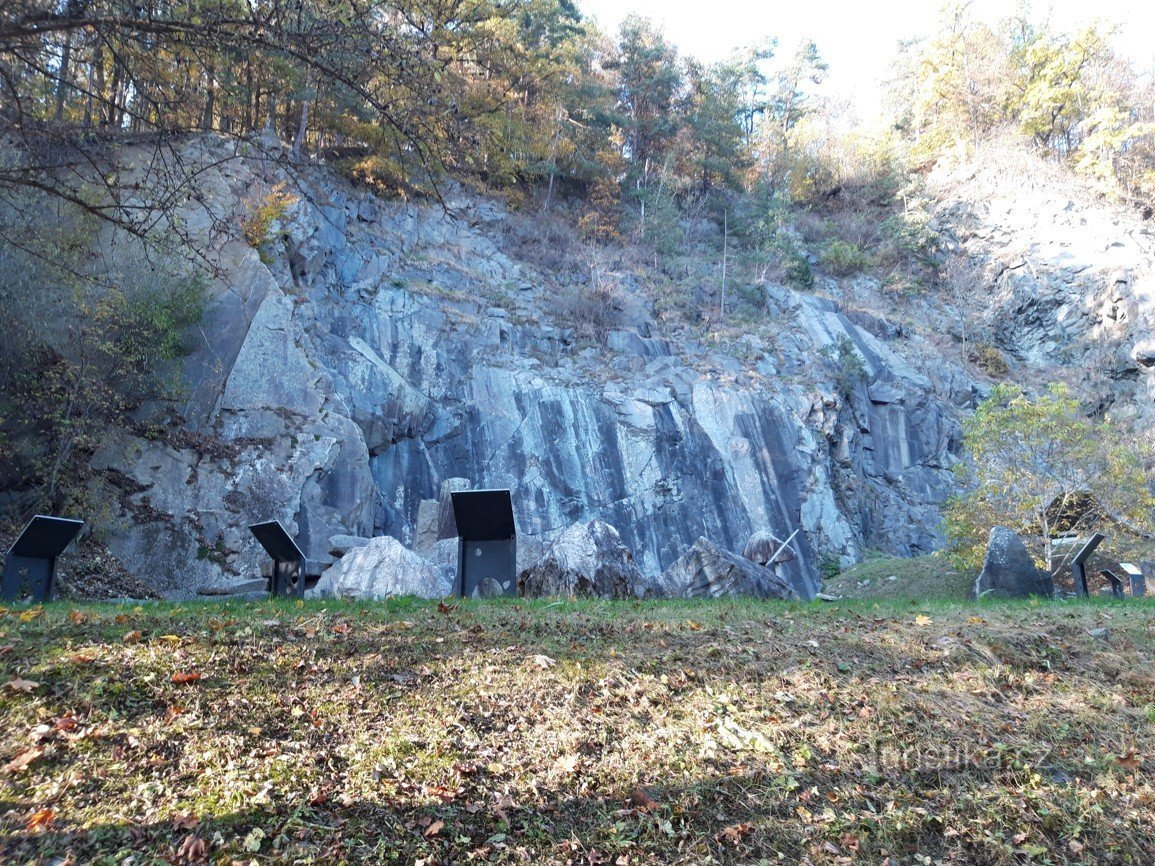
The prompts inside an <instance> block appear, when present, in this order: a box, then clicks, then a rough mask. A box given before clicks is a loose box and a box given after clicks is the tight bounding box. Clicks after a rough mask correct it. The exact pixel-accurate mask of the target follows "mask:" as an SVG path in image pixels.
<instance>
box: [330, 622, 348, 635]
mask: <svg viewBox="0 0 1155 866" xmlns="http://www.w3.org/2000/svg"><path fill="white" fill-rule="evenodd" d="M352 631H353V626H351V625H349V623H347V622H339V623H337V624H336V625H335V626H333V633H334V634H349V633H350V632H352Z"/></svg>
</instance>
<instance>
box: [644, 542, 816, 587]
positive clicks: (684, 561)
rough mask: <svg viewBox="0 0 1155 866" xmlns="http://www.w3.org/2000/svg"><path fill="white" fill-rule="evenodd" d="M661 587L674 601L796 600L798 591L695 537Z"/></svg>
mask: <svg viewBox="0 0 1155 866" xmlns="http://www.w3.org/2000/svg"><path fill="white" fill-rule="evenodd" d="M662 585H663V588H664V589H665V591H666V593H667V594H668V595H671V596H673V597H675V598H722V597H724V596H751V597H753V598H778V599H790V598H798V592H797V591H796V590H795V589H794V587H792V586H791V585H790V584H789V583H787V582H786V581H784V580H783V579H782V578H780V577H779V576H778V575H776V574H775V573H774V572H773V571H771V570H770V569H768V568H766V567H764V566H761V565H758V564H757V563H755V562H751V561H750V560H748V559H746V558H745V557H741V556H736V555H735V554H733V553H730V552H729V551H726V550H722V549H721V548H720V547H718V546H717V545H716V544H714V543H713V542H711V541H709V540H707V539H705V538H699V539H698V540H697V541H696V542H695V543H694V546H693V547H692V548H691V549H690V550H689V551H688V552H687V553H686V554H685V555H684V556H682V557H681V558H680V559H678V560H677V561H676V562H675V563H674V564H673V565H671V566H670V567H669V568H668V569H666V573H665V574H663V575H662Z"/></svg>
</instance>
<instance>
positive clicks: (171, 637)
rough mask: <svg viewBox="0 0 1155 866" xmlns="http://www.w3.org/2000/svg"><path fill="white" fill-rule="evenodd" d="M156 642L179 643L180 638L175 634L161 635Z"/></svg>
mask: <svg viewBox="0 0 1155 866" xmlns="http://www.w3.org/2000/svg"><path fill="white" fill-rule="evenodd" d="M157 640H163V641H167V642H168V643H180V637H179V636H178V635H175V634H162V635H161V636H160V637H159V638H157Z"/></svg>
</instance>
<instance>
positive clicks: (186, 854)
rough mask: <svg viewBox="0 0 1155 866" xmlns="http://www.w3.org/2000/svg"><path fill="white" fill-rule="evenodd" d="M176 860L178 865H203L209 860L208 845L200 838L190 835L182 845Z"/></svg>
mask: <svg viewBox="0 0 1155 866" xmlns="http://www.w3.org/2000/svg"><path fill="white" fill-rule="evenodd" d="M176 859H177V862H178V863H203V862H204V861H205V860H207V859H208V844H207V843H206V842H205V840H204V839H202V838H200V837H199V836H195V835H193V834H192V833H189V834H188V835H187V836H185V837H184V841H183V842H181V843H180V849H179V850H178V851H177V852H176Z"/></svg>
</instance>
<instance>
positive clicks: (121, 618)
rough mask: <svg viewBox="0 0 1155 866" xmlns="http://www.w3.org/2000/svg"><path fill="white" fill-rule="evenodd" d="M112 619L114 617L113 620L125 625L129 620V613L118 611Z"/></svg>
mask: <svg viewBox="0 0 1155 866" xmlns="http://www.w3.org/2000/svg"><path fill="white" fill-rule="evenodd" d="M112 619H113V622H115V623H116V624H117V625H124V624H125V623H126V622H128V614H126V613H118V614H117V615H116V616H114V617H113V618H112Z"/></svg>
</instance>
